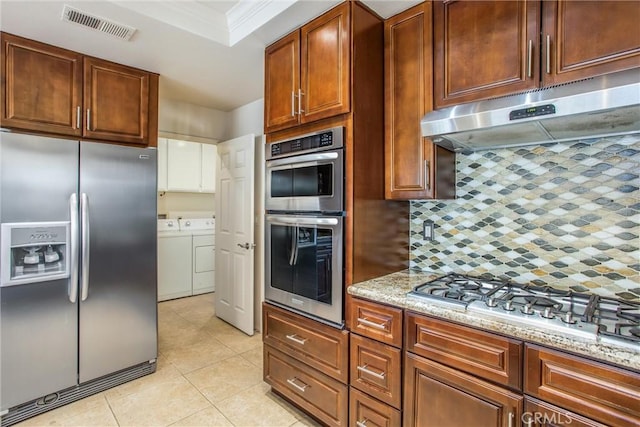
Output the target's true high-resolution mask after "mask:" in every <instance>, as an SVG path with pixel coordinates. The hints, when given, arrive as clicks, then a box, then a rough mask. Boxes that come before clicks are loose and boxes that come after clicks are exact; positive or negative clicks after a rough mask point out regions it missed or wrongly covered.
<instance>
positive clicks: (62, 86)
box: [0, 33, 82, 136]
mask: <svg viewBox="0 0 640 427" xmlns="http://www.w3.org/2000/svg"><path fill="white" fill-rule="evenodd" d="M1 37H2V94H3V96H2V121H1V123H0V125H1V126H2V127H7V128H18V129H24V130H32V131H36V132H46V133H53V134H58V135H69V136H81V134H82V129H81V122H82V118H81V117H80V118H79V112H80V108H82V55H80V54H78V53H75V52H71V51H69V50H65V49H60V48H57V47H54V46H49V45H46V44H43V43H38V42H35V41H32V40H28V39H23V38H21V37H16V36H13V35H11V34H6V33H2V35H1Z"/></svg>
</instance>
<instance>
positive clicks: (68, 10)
mask: <svg viewBox="0 0 640 427" xmlns="http://www.w3.org/2000/svg"><path fill="white" fill-rule="evenodd" d="M62 20H63V21H67V22H72V23H74V24H78V25H82V26H84V27H88V28H91V29H93V30H96V31H100V32H101V33H106V34H109V35H110V36H114V37H117V38H119V39H122V40H129V39H131V37H132V36H133V33H135V32H136V29H135V28H133V27H129V26H128V25H124V24H119V23H117V22H113V21H110V20H108V19H104V18H101V17H99V16H95V15H91V14H89V13H86V12H83V11H81V10H78V9H75V8H73V7H71V6H69V5H66V4H65V5H64V8H63V9H62Z"/></svg>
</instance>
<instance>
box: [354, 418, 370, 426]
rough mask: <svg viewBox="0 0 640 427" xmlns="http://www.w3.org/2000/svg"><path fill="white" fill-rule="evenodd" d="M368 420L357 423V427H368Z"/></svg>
mask: <svg viewBox="0 0 640 427" xmlns="http://www.w3.org/2000/svg"><path fill="white" fill-rule="evenodd" d="M368 421H369V420H368V419H366V418H365V419H364V421H356V427H367V422H368Z"/></svg>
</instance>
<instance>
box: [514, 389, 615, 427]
mask: <svg viewBox="0 0 640 427" xmlns="http://www.w3.org/2000/svg"><path fill="white" fill-rule="evenodd" d="M522 424H523V425H525V426H526V427H543V426H544V427H547V426H549V427H556V426H557V427H560V426H568V425H570V426H571V427H605V426H606V424H601V423H599V422H597V421H593V420H590V419H588V418H585V417H583V416H581V415H578V414H576V413H574V412H570V411H567V410H566V409H562V408H559V407H557V406H554V405H551V404H549V403H547V402H543V401H541V400H538V399H534V398H532V397H528V396H527V397H525V398H524V413H523V414H522Z"/></svg>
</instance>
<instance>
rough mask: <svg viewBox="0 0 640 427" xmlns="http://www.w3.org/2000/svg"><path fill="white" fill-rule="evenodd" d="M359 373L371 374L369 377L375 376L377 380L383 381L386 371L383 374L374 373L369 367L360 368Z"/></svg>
mask: <svg viewBox="0 0 640 427" xmlns="http://www.w3.org/2000/svg"><path fill="white" fill-rule="evenodd" d="M358 371H360V372H364V373H365V374H369V375H371V376H374V377H376V378H379V379H381V380H383V379H384V376H385V372H384V371H382V372H381V373H377V372H373V371H372V370H371V369H369V365H364V366H358Z"/></svg>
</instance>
